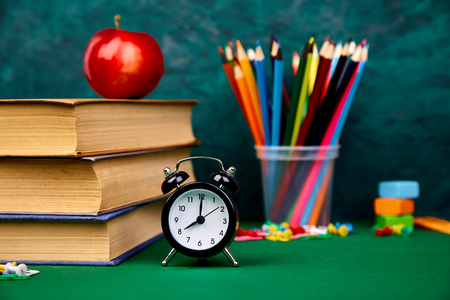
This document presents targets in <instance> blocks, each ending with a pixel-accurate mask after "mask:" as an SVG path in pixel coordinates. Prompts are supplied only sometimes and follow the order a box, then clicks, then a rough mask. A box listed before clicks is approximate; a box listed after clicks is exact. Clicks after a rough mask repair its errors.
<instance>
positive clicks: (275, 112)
mask: <svg viewBox="0 0 450 300" xmlns="http://www.w3.org/2000/svg"><path fill="white" fill-rule="evenodd" d="M273 68H274V76H273V94H272V101H273V104H272V143H271V145H272V146H279V145H280V132H281V109H282V104H283V103H282V96H283V73H284V62H283V53H282V51H281V46H278V52H277V55H276V57H275V60H274V66H273Z"/></svg>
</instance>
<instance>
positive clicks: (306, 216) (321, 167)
mask: <svg viewBox="0 0 450 300" xmlns="http://www.w3.org/2000/svg"><path fill="white" fill-rule="evenodd" d="M360 49H361V48H360V47H359V49H358V48H357V50H356V52H355V55H354V56H353V60H352V63H353V64H355V63H356V64H358V63H359V60H360V57H361V55H360V54H361V50H360ZM346 73H347V74H349V72H346ZM356 75H357V72H351V78H350V79H349V84H348V85H346V86H345V92H344V93H343V95H342V99H341V101H340V105H339V107H338V108H337V109H336V111H335V112H334V115H333V117H332V120H331V121H330V123H329V125H328V127H327V132H326V133H325V136H324V138H323V140H322V141H321V146H328V145H331V146H334V145H336V144H337V142H338V141H337V140H336V141H333V140H332V137H333V134H334V132H335V130H336V126H337V123H338V121H339V119H340V118H341V114H342V110H343V107H344V105H345V103H346V101H347V99H348V96H349V94H350V91H351V89H352V88H353V84H354V80H355V77H356ZM330 164H331V161H330V160H323V161H316V162H315V163H314V166H313V168H312V169H311V173H314V172H316V171H317V170H318V173H317V175H311V174H310V176H312V177H313V178H314V176H317V178H315V180H313V181H312V182H313V184H312V186H308V185H307V186H306V187H305V191H308V190H311V192H310V193H311V194H310V195H309V196H307V200H306V204H305V207H304V209H303V212H302V215H301V219H300V223H301V224H307V223H308V222H309V220H310V217H311V211H312V210H313V208H314V205H315V201H316V200H317V194H318V192H319V189H320V187H321V186H322V185H323V181H324V178H325V175H326V173H327V172H328V169H329V166H330ZM308 179H309V178H308ZM302 193H303V191H302ZM305 193H306V194H307V192H305ZM300 198H302V197H301V196H300V197H299V203H302V200H303V199H304V198H302V200H300Z"/></svg>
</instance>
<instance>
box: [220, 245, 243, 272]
mask: <svg viewBox="0 0 450 300" xmlns="http://www.w3.org/2000/svg"><path fill="white" fill-rule="evenodd" d="M222 252H223V254H225V256H226V257H228V259H229V260H230V261H231V263H232V264H233V267H237V266H238V265H239V262H238V261H237V260H236V259H234V256H233V254H231V252H230V250H229V249H228V247H225V248H223V250H222Z"/></svg>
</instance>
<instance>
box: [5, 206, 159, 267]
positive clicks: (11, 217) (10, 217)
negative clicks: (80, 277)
mask: <svg viewBox="0 0 450 300" xmlns="http://www.w3.org/2000/svg"><path fill="white" fill-rule="evenodd" d="M157 202H159V203H160V204H162V203H164V200H159V201H157ZM152 203H153V202H152ZM146 205H152V204H148V203H147V204H142V205H135V206H130V207H126V208H124V209H121V210H117V211H114V212H110V213H105V214H103V215H98V216H86V215H78V216H77V215H44V214H42V215H41V214H0V222H2V223H4V222H9V221H12V222H21V221H25V222H26V221H54V222H100V223H106V222H108V221H110V220H112V219H114V218H117V217H118V216H121V215H124V214H126V213H129V212H132V211H134V210H136V209H138V208H141V207H143V206H146ZM161 206H162V205H161ZM152 221H154V222H160V220H159V218H158V219H156V220H152ZM1 234H2V233H1V232H0V236H1ZM162 237H163V234H162V232H160V233H158V234H157V235H155V236H153V237H152V238H150V239H148V240H147V241H145V242H143V243H141V244H139V245H137V246H136V247H134V248H132V249H131V250H129V251H127V252H125V253H123V254H121V255H119V256H118V257H116V258H114V259H112V260H109V261H47V260H20V261H17V263H24V264H27V265H28V264H29V265H74V266H75V265H77V266H83V265H85V266H87V265H91V266H116V265H118V264H120V263H121V262H123V261H124V260H126V259H128V258H129V257H131V256H133V255H134V254H136V253H138V252H139V251H141V250H143V249H145V248H146V247H148V246H149V245H151V244H152V243H154V242H156V241H158V240H159V239H160V238H162ZM30 247H33V245H30ZM0 253H1V252H0ZM11 261H12V260H5V259H3V258H2V257H1V256H0V263H7V262H11Z"/></svg>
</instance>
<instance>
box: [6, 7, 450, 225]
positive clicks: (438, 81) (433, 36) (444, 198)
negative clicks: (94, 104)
mask: <svg viewBox="0 0 450 300" xmlns="http://www.w3.org/2000/svg"><path fill="white" fill-rule="evenodd" d="M118 13H119V14H121V15H122V28H123V29H128V30H133V31H145V32H148V33H150V34H151V35H153V36H154V37H155V38H156V40H157V41H158V42H159V44H160V46H161V48H162V51H163V54H164V58H165V74H164V76H163V78H162V80H161V82H160V83H159V85H158V87H157V88H156V89H155V90H154V92H153V93H151V94H150V95H149V96H147V98H152V99H192V98H193V99H198V100H199V101H200V105H199V106H198V107H196V108H195V110H194V118H193V126H194V130H195V134H196V136H197V137H198V138H199V139H201V140H202V144H201V145H200V146H199V147H198V148H196V149H195V150H194V151H193V154H196V155H200V154H201V155H210V156H215V157H218V158H220V159H222V160H223V162H224V164H225V166H226V167H228V166H230V165H234V166H235V167H236V168H237V170H238V173H237V174H236V177H237V179H238V180H239V181H240V183H241V191H240V192H239V194H238V195H237V196H236V201H237V203H238V207H239V209H240V212H241V217H242V218H243V219H255V220H257V219H259V220H261V219H262V200H261V197H262V193H261V183H260V181H261V179H260V170H259V162H258V160H257V159H256V158H255V153H254V150H253V143H252V138H251V135H250V132H249V130H248V129H247V126H246V124H245V121H244V118H243V117H242V114H241V112H240V111H239V107H238V105H237V103H236V101H235V99H234V96H233V94H232V91H231V89H230V87H229V85H228V82H227V80H226V77H225V75H224V73H223V71H222V67H221V63H220V59H219V55H218V52H217V46H219V45H223V44H225V43H226V42H227V41H229V40H233V41H234V40H235V39H240V40H241V42H242V43H243V45H244V47H250V46H251V47H254V44H255V42H256V40H258V39H259V40H261V42H262V44H263V47H264V49H267V46H268V43H269V38H270V35H271V34H275V35H276V36H277V37H278V38H279V40H280V42H281V43H282V45H283V49H284V51H285V53H286V57H287V59H286V64H287V65H290V63H291V60H290V53H291V52H292V51H294V50H296V51H298V50H300V47H301V45H303V43H304V42H305V41H306V40H307V39H309V37H310V36H314V37H315V38H316V39H317V40H318V42H319V45H320V44H321V43H322V41H323V40H324V39H325V37H326V36H327V35H330V36H331V38H332V39H334V40H339V39H342V40H346V39H348V38H349V37H353V38H354V39H356V40H357V41H360V40H361V39H363V38H367V40H368V42H369V43H370V53H369V62H368V65H367V68H366V72H365V74H364V77H363V80H362V83H361V85H360V88H359V91H358V94H357V96H356V99H355V102H354V105H353V108H352V110H351V112H350V115H349V119H348V122H347V124H346V126H345V128H344V131H343V134H342V138H341V144H342V149H341V152H340V157H339V158H338V159H337V161H336V169H335V181H334V193H333V219H340V220H345V219H370V218H372V217H373V206H372V201H373V198H374V197H376V196H377V183H378V182H379V181H381V180H398V179H402V180H405V179H407V180H418V181H419V182H420V187H421V196H420V198H419V199H417V201H416V215H434V216H439V217H444V218H450V204H449V201H448V199H449V198H450V197H449V195H450V177H449V176H448V175H449V169H450V160H449V156H450V148H449V146H450V143H449V137H450V133H449V130H448V128H449V124H450V120H449V119H450V118H449V112H450V75H449V71H448V70H449V69H450V63H449V57H450V38H449V34H448V30H449V28H450V2H449V1H438V0H437V1H420V2H419V1H391V0H386V1H379V0H372V1H367V0H361V1H346V0H340V1H335V0H329V1H316V0H308V1H237V0H236V1H172V0H171V1H120V2H119V1H117V2H115V1H102V0H90V1H79V0H70V1H69V0H64V1H32V0H26V1H19V0H1V1H0V98H92V97H97V96H96V94H95V93H94V92H93V91H92V90H91V88H90V87H89V85H88V84H87V82H86V80H85V78H84V75H83V70H82V59H83V54H84V49H85V46H86V44H87V43H88V41H89V39H90V37H91V36H92V35H93V34H95V33H96V32H97V31H99V30H101V29H103V28H106V27H113V16H114V15H115V14H118ZM290 74H291V70H290V68H286V76H287V78H288V79H287V82H288V85H289V86H292V79H291V78H290ZM288 75H289V76H288ZM0 130H1V129H0ZM195 166H196V176H197V178H199V179H204V178H205V177H207V176H208V175H209V174H210V173H211V171H212V170H213V169H215V168H216V166H215V165H209V163H196V165H195ZM161 179H162V178H161Z"/></svg>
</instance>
